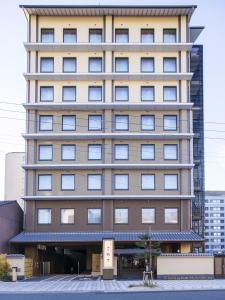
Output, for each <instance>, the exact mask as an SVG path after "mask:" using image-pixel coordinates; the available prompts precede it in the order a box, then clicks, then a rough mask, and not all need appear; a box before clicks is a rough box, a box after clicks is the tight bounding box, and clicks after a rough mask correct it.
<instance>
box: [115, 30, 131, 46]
mask: <svg viewBox="0 0 225 300" xmlns="http://www.w3.org/2000/svg"><path fill="white" fill-rule="evenodd" d="M122 30H124V31H125V30H126V31H127V42H117V32H118V31H122ZM129 42H130V37H129V28H115V32H114V43H118V44H119V43H121V44H123V43H129Z"/></svg>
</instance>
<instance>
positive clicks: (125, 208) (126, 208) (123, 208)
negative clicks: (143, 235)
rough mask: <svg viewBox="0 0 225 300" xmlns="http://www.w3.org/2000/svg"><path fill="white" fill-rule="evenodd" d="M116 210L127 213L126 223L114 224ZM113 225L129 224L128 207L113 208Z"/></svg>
mask: <svg viewBox="0 0 225 300" xmlns="http://www.w3.org/2000/svg"><path fill="white" fill-rule="evenodd" d="M117 210H126V211H127V222H116V211H117ZM113 219H114V224H115V225H121V224H122V225H123V224H129V208H128V207H115V208H114V218H113Z"/></svg>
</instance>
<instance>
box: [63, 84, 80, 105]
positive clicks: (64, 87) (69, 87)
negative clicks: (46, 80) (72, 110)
mask: <svg viewBox="0 0 225 300" xmlns="http://www.w3.org/2000/svg"><path fill="white" fill-rule="evenodd" d="M66 88H68V89H75V99H74V100H65V99H64V89H66ZM76 100H77V87H76V85H63V86H62V102H69V103H70V102H76Z"/></svg>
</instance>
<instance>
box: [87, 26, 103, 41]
mask: <svg viewBox="0 0 225 300" xmlns="http://www.w3.org/2000/svg"><path fill="white" fill-rule="evenodd" d="M89 42H90V43H101V42H102V29H90V30H89Z"/></svg>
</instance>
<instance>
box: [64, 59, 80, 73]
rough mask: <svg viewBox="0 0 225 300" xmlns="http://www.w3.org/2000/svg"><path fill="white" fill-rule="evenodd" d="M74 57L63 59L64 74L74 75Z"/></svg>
mask: <svg viewBox="0 0 225 300" xmlns="http://www.w3.org/2000/svg"><path fill="white" fill-rule="evenodd" d="M76 65H77V63H76V58H75V57H63V72H64V73H75V72H76V68H77V66H76Z"/></svg>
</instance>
